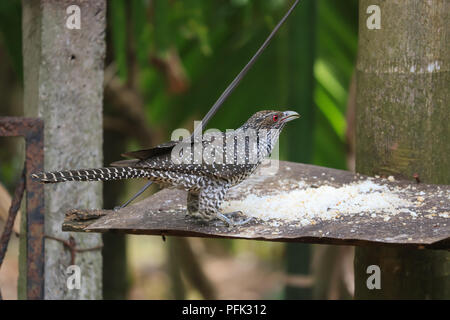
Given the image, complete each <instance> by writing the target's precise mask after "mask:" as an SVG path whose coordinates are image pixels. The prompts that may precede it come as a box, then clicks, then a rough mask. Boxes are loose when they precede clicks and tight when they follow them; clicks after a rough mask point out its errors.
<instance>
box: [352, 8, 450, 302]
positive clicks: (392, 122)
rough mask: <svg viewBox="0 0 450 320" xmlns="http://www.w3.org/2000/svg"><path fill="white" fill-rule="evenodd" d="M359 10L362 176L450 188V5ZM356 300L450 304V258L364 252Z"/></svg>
mask: <svg viewBox="0 0 450 320" xmlns="http://www.w3.org/2000/svg"><path fill="white" fill-rule="evenodd" d="M359 5H360V6H359V19H360V21H359V53H358V62H357V71H356V75H357V115H356V119H357V120H356V122H357V124H356V171H357V172H360V173H364V174H370V175H375V174H378V175H386V176H390V175H392V176H395V177H397V178H403V179H409V180H413V181H414V175H416V176H418V178H419V179H420V181H421V182H425V183H438V184H449V183H450V157H449V155H450V143H449V140H450V126H449V122H450V113H449V101H450V91H449V90H448V85H449V83H450V72H449V70H450V64H449V62H450V50H449V46H450V42H449V41H448V39H449V33H450V20H449V19H448V15H449V10H450V4H449V2H448V1H447V0H434V1H422V0H409V1H380V0H375V1H374V0H360V2H359ZM373 5H376V6H378V8H379V9H380V10H379V14H380V16H379V17H377V16H376V15H377V11H378V9H377V8H374V7H373ZM369 6H372V8H373V9H372V10H370V11H371V13H367V10H368V8H369ZM369 17H371V18H369ZM377 18H380V20H379V22H380V25H379V26H380V27H381V29H376V28H375V29H370V28H369V27H368V23H367V21H368V19H369V25H370V26H371V27H374V23H375V24H376V21H375V20H373V19H377ZM412 183H415V182H412ZM370 265H378V266H379V267H380V271H381V289H380V290H377V289H372V290H369V289H368V287H367V285H366V282H367V279H368V277H369V276H370V275H371V274H368V273H367V267H368V266H370ZM355 297H356V298H358V299H374V298H383V299H390V298H392V299H395V298H407V299H424V298H428V299H433V298H440V299H448V298H450V253H449V252H445V251H431V250H417V249H394V248H390V247H383V248H377V249H370V248H363V247H359V248H357V249H356V253H355Z"/></svg>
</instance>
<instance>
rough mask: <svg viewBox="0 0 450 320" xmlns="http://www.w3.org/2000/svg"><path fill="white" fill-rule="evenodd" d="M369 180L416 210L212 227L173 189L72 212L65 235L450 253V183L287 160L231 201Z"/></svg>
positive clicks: (239, 188)
mask: <svg viewBox="0 0 450 320" xmlns="http://www.w3.org/2000/svg"><path fill="white" fill-rule="evenodd" d="M363 181H372V182H374V183H376V184H377V185H380V186H386V187H387V188H389V190H397V191H396V192H397V195H398V196H399V197H401V198H404V199H407V200H409V202H410V203H411V204H412V206H411V207H408V208H405V210H406V211H405V212H398V213H396V214H395V215H393V216H392V217H389V219H388V220H387V219H386V216H385V215H382V214H377V215H374V214H373V213H372V212H364V211H361V212H358V214H352V215H345V213H343V214H342V215H339V216H337V217H336V218H334V219H332V220H320V219H318V220H317V221H314V223H313V224H309V225H299V224H298V223H295V221H291V220H290V221H283V220H276V222H277V223H276V224H273V223H272V222H271V221H262V220H254V221H251V222H250V223H249V224H248V225H245V226H237V227H231V228H229V227H225V226H223V225H221V223H210V224H207V223H203V222H200V221H197V220H196V219H194V218H188V217H186V216H185V214H184V213H185V206H186V193H185V192H184V191H179V190H173V189H165V190H162V191H160V192H158V193H156V194H154V195H152V196H150V197H149V198H147V199H145V200H143V201H141V202H139V203H137V204H135V205H132V206H129V207H127V208H124V209H121V210H118V211H111V210H94V211H88V212H83V211H77V210H72V211H71V212H70V214H68V215H67V217H66V220H65V222H64V224H63V230H65V231H81V232H106V231H114V232H124V233H132V234H148V235H174V236H198V237H219V238H240V239H252V240H268V241H296V242H307V243H324V244H325V243H326V244H344V245H399V246H414V247H424V248H440V249H448V248H449V235H450V219H449V213H450V204H449V198H450V187H449V186H443V185H427V184H418V183H416V182H411V181H395V180H394V179H392V178H391V179H389V180H388V179H383V178H371V177H367V176H363V175H357V174H353V173H351V172H348V171H342V170H335V169H329V168H323V167H318V166H312V165H304V164H298V163H291V162H280V167H279V170H278V172H277V174H276V175H268V176H265V175H262V173H261V172H258V173H257V174H256V175H254V176H252V177H251V178H249V179H248V180H247V181H245V182H244V183H243V184H241V185H239V186H237V187H235V188H233V189H232V190H230V192H229V193H228V194H227V198H226V201H225V202H229V201H234V200H244V201H245V199H246V198H247V197H248V196H249V195H251V194H253V195H258V196H265V195H282V194H285V193H289V192H290V191H292V190H296V189H301V188H311V187H312V188H319V187H321V186H331V187H335V188H340V187H343V186H346V185H349V184H352V183H353V184H354V183H357V182H363ZM398 190H401V191H398ZM418 195H419V196H418ZM294 209H295V208H294ZM408 210H409V211H408ZM411 210H413V211H411ZM400 211H402V210H400ZM431 212H432V213H431Z"/></svg>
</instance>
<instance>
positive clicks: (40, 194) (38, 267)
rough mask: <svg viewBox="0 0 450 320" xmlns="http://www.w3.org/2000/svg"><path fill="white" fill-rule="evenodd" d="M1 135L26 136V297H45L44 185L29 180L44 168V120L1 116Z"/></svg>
mask: <svg viewBox="0 0 450 320" xmlns="http://www.w3.org/2000/svg"><path fill="white" fill-rule="evenodd" d="M0 136H5V137H19V136H22V137H24V138H25V169H26V182H25V184H26V191H27V192H26V194H27V196H26V197H27V198H26V205H27V230H26V232H27V298H28V299H43V298H44V263H45V261H44V210H45V208H44V186H43V185H42V184H39V183H37V182H35V181H32V180H31V177H30V175H31V173H32V172H40V171H43V169H44V122H43V121H42V120H41V119H36V118H20V117H2V118H0Z"/></svg>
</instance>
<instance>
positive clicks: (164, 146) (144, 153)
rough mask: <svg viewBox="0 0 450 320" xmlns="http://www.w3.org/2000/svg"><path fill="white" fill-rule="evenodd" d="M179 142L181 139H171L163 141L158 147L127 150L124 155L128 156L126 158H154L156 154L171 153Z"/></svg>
mask: <svg viewBox="0 0 450 320" xmlns="http://www.w3.org/2000/svg"><path fill="white" fill-rule="evenodd" d="M178 143H179V141H169V142H165V143H161V144H159V145H157V146H156V147H153V148H150V149H143V150H137V151H130V152H126V153H123V154H122V156H123V157H126V158H133V159H139V160H145V159H148V158H152V157H155V156H159V155H163V154H166V153H170V152H171V151H172V149H173V147H175V146H176V145H177V144H178Z"/></svg>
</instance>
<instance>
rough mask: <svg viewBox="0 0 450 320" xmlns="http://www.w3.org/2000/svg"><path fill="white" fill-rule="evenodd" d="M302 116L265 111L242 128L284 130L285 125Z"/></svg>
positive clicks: (252, 117) (293, 112)
mask: <svg viewBox="0 0 450 320" xmlns="http://www.w3.org/2000/svg"><path fill="white" fill-rule="evenodd" d="M299 117H300V115H299V114H298V113H297V112H295V111H275V110H263V111H259V112H257V113H255V114H254V115H253V116H251V117H250V119H248V120H247V122H246V123H245V124H244V125H243V126H242V127H243V128H245V129H250V128H251V129H256V130H260V129H267V130H268V129H278V130H280V129H282V128H283V127H284V125H285V124H286V123H287V122H289V121H291V120H294V119H297V118H299Z"/></svg>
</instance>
